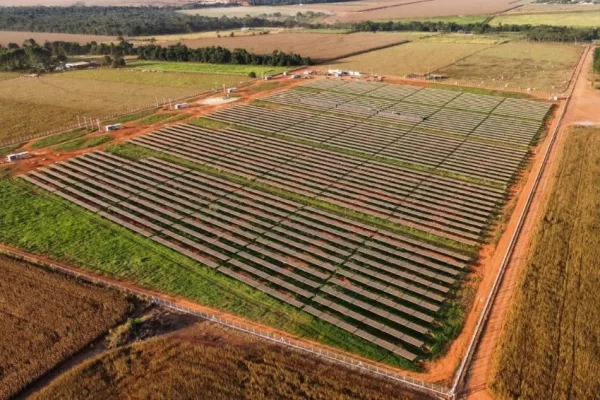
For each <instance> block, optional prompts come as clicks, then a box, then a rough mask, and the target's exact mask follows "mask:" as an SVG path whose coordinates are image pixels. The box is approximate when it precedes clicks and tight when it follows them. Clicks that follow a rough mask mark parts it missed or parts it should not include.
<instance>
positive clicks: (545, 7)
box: [503, 2, 600, 15]
mask: <svg viewBox="0 0 600 400" xmlns="http://www.w3.org/2000/svg"><path fill="white" fill-rule="evenodd" d="M574 11H600V4H590V3H587V4H583V3H578V4H573V3H571V4H559V3H556V4H538V3H534V2H530V3H529V4H524V5H523V6H522V7H519V8H515V9H514V10H510V11H508V12H506V13H504V14H503V15H506V14H531V13H551V12H574Z"/></svg>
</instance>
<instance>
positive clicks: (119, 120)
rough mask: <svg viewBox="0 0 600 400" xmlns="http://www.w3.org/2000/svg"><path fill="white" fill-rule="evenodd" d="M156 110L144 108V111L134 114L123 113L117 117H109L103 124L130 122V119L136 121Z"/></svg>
mask: <svg viewBox="0 0 600 400" xmlns="http://www.w3.org/2000/svg"><path fill="white" fill-rule="evenodd" d="M155 112H156V110H155V109H152V110H146V111H141V112H138V113H135V114H129V115H123V116H122V117H118V118H115V119H111V120H110V121H108V122H105V125H112V124H124V123H125V122H131V121H136V120H138V119H140V118H144V117H147V116H149V115H152V114H154V113H155Z"/></svg>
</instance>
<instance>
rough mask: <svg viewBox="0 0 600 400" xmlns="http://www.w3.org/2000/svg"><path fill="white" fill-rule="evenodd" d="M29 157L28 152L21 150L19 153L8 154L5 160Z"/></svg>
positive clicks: (10, 160)
mask: <svg viewBox="0 0 600 400" xmlns="http://www.w3.org/2000/svg"><path fill="white" fill-rule="evenodd" d="M30 157H31V154H29V152H28V151H23V152H21V153H14V154H9V155H8V156H6V161H8V162H15V161H19V160H23V159H25V158H30Z"/></svg>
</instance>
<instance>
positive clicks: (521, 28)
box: [340, 21, 600, 42]
mask: <svg viewBox="0 0 600 400" xmlns="http://www.w3.org/2000/svg"><path fill="white" fill-rule="evenodd" d="M340 27H349V28H351V29H352V30H354V31H357V32H378V31H385V32H391V31H414V32H466V33H475V34H485V33H504V32H517V33H521V34H523V36H524V37H525V38H526V39H528V40H533V41H540V42H576V41H577V42H579V41H591V40H598V39H600V28H597V27H596V28H573V27H567V26H548V25H541V26H532V25H498V26H492V25H489V24H487V23H472V24H457V23H455V22H429V21H408V22H394V21H387V22H373V21H364V22H357V23H354V24H351V25H350V26H343V25H342V26H340Z"/></svg>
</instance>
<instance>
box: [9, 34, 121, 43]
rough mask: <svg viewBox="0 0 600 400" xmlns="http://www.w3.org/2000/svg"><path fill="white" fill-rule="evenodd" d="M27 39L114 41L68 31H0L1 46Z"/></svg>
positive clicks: (111, 37)
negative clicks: (73, 33)
mask: <svg viewBox="0 0 600 400" xmlns="http://www.w3.org/2000/svg"><path fill="white" fill-rule="evenodd" d="M27 39H33V40H35V41H36V42H38V43H39V44H43V43H44V42H46V41H49V42H54V41H64V42H77V43H81V44H84V43H89V42H91V41H93V40H95V41H97V42H110V41H116V38H115V37H113V36H95V35H72V34H69V33H46V32H12V31H0V44H1V45H3V46H6V45H7V44H9V43H16V44H18V45H19V46H20V45H21V44H22V43H23V42H24V41H25V40H27Z"/></svg>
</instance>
